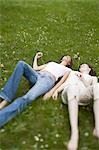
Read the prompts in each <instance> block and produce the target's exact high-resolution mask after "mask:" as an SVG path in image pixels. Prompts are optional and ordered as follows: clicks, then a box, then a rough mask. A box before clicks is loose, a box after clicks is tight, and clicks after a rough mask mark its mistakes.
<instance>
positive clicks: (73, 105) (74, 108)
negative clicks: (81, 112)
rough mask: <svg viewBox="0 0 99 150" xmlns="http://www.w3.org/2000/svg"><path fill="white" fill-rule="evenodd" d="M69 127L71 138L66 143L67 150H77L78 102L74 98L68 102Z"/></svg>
mask: <svg viewBox="0 0 99 150" xmlns="http://www.w3.org/2000/svg"><path fill="white" fill-rule="evenodd" d="M68 109H69V117H70V125H71V138H70V140H69V143H68V150H77V147H78V138H79V135H78V102H77V100H76V99H75V98H74V99H73V100H71V101H69V102H68Z"/></svg>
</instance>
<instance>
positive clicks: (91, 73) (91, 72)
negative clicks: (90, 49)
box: [87, 64, 96, 76]
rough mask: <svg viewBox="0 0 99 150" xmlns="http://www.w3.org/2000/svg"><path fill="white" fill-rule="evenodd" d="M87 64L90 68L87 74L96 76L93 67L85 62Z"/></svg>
mask: <svg viewBox="0 0 99 150" xmlns="http://www.w3.org/2000/svg"><path fill="white" fill-rule="evenodd" d="M87 65H88V66H89V68H90V69H91V70H90V72H89V74H90V75H91V76H96V71H95V70H94V69H93V67H92V66H91V65H90V64H87Z"/></svg>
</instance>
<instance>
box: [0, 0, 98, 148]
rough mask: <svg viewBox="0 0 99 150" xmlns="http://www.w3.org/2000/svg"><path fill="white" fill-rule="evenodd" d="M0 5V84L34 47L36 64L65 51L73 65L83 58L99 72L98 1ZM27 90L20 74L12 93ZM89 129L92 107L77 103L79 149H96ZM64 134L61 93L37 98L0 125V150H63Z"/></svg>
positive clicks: (9, 0)
mask: <svg viewBox="0 0 99 150" xmlns="http://www.w3.org/2000/svg"><path fill="white" fill-rule="evenodd" d="M0 7H1V8H0V12H1V15H0V33H1V35H0V46H1V49H0V63H1V64H3V65H4V67H1V68H0V87H1V88H2V87H3V85H4V84H5V82H6V80H7V79H8V77H9V76H10V75H11V73H12V70H13V69H14V67H15V65H16V63H17V61H18V60H25V61H26V62H27V63H29V64H31V62H32V57H33V56H34V55H35V53H36V52H37V51H38V50H40V51H42V52H43V53H44V57H43V59H42V60H41V61H40V62H39V64H40V63H41V64H42V63H46V62H47V61H51V60H54V61H58V60H59V59H60V57H61V56H63V55H66V54H69V55H71V56H72V57H73V59H74V69H77V68H78V66H79V64H80V63H82V62H84V63H86V62H88V63H91V64H92V65H93V67H94V68H95V70H96V72H97V76H99V1H98V0H0ZM78 54H79V57H78ZM28 89H29V85H28V83H27V82H26V81H25V80H24V79H23V80H22V82H21V85H20V88H19V90H18V93H17V96H20V95H23V94H25V93H26V91H27V90H28ZM93 128H94V119H93V112H92V107H91V106H90V107H87V108H84V107H81V108H80V111H79V129H80V143H79V150H98V149H99V141H97V139H95V138H94V137H93V136H92V130H93ZM36 136H37V137H39V139H38V138H37V137H36ZM69 136H70V126H69V118H68V108H67V106H63V105H62V104H61V99H60V98H59V101H55V102H54V101H52V99H51V100H50V101H47V102H44V101H42V97H40V98H38V99H37V100H36V101H34V102H33V103H32V104H31V106H29V107H27V109H26V110H25V111H24V112H23V113H22V114H21V115H19V116H17V117H16V118H14V119H13V120H12V121H10V122H9V123H8V124H7V125H6V126H4V128H2V129H1V130H0V150H66V147H65V145H64V142H68V140H69Z"/></svg>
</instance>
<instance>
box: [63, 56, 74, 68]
mask: <svg viewBox="0 0 99 150" xmlns="http://www.w3.org/2000/svg"><path fill="white" fill-rule="evenodd" d="M61 63H62V64H63V65H64V66H66V67H69V68H71V67H72V58H71V57H70V56H69V55H67V56H63V57H62V59H61Z"/></svg>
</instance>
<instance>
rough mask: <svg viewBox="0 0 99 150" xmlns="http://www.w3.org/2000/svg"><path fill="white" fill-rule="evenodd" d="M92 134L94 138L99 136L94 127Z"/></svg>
mask: <svg viewBox="0 0 99 150" xmlns="http://www.w3.org/2000/svg"><path fill="white" fill-rule="evenodd" d="M93 135H94V136H95V137H96V138H99V131H97V130H96V129H94V130H93Z"/></svg>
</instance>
